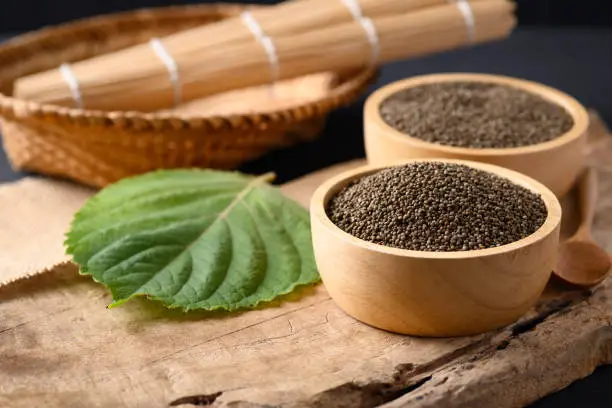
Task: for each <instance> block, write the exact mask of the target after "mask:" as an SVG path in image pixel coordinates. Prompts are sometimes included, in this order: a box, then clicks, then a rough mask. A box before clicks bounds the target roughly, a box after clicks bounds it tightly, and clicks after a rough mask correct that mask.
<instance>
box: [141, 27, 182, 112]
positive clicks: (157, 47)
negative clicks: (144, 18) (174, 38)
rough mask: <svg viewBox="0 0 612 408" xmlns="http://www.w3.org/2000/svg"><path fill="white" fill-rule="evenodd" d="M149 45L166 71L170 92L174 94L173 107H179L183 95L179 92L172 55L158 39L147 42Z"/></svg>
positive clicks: (178, 79)
mask: <svg viewBox="0 0 612 408" xmlns="http://www.w3.org/2000/svg"><path fill="white" fill-rule="evenodd" d="M149 45H150V46H151V48H152V49H153V51H154V52H155V55H157V57H158V58H159V59H160V60H161V62H162V63H163V64H164V65H165V66H166V69H167V70H168V76H169V78H170V83H171V84H172V92H173V94H174V106H178V105H180V103H181V101H182V99H183V95H182V92H181V80H180V77H179V70H178V65H177V64H176V61H175V60H174V58H172V55H170V53H169V52H168V50H167V49H166V47H164V44H163V43H162V42H161V40H160V39H159V38H153V39H151V41H149Z"/></svg>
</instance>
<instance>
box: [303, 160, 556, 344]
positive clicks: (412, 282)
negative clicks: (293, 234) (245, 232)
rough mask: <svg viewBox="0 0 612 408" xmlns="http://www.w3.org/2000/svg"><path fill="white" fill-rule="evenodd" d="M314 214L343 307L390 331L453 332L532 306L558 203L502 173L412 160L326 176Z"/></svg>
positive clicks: (542, 280)
mask: <svg viewBox="0 0 612 408" xmlns="http://www.w3.org/2000/svg"><path fill="white" fill-rule="evenodd" d="M310 216H311V226H312V237H313V244H314V250H315V257H316V262H317V266H318V268H319V271H320V273H321V277H322V279H323V282H324V284H325V287H326V288H327V290H328V292H329V294H330V295H331V297H332V298H333V299H334V301H335V302H336V303H337V304H338V305H339V306H340V308H342V309H343V310H344V311H345V312H346V313H348V314H349V315H351V316H353V317H355V318H356V319H358V320H360V321H362V322H364V323H367V324H369V325H372V326H374V327H378V328H381V329H385V330H389V331H392V332H397V333H403V334H410V335H416V336H432V337H448V336H461V335H471V334H476V333H482V332H486V331H489V330H493V329H496V328H499V327H503V326H505V325H508V324H510V323H512V322H514V321H516V320H517V319H518V318H519V317H520V316H522V315H523V314H524V313H526V312H527V311H528V310H529V309H530V308H531V307H532V306H533V305H534V303H535V302H536V301H537V299H538V298H539V296H540V295H541V293H542V291H543V290H544V287H545V286H546V283H547V281H548V279H549V277H550V274H551V271H552V269H553V266H554V264H555V259H556V254H557V246H558V242H559V227H560V221H561V206H560V204H559V200H558V198H557V197H556V196H555V194H554V193H553V192H552V191H551V190H550V189H548V188H547V187H546V186H544V185H543V184H542V183H540V182H538V181H536V180H535V179H533V178H531V177H529V176H526V175H524V174H522V173H519V172H516V171H513V170H510V169H507V168H503V167H500V166H495V165H491V164H487V163H481V162H472V161H464V160H453V159H412V160H408V161H403V162H401V163H399V164H397V163H396V164H394V165H381V166H375V165H367V166H363V167H360V168H357V169H355V170H350V171H348V172H345V173H343V174H340V175H338V176H336V177H334V178H332V179H330V180H328V181H327V182H325V183H324V184H322V185H321V186H320V187H319V188H318V189H317V191H316V192H315V194H314V195H313V197H312V200H311V207H310Z"/></svg>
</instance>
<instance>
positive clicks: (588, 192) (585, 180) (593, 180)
mask: <svg viewBox="0 0 612 408" xmlns="http://www.w3.org/2000/svg"><path fill="white" fill-rule="evenodd" d="M597 188H598V186H597V172H596V171H595V170H594V169H593V168H591V167H587V168H586V169H585V170H584V172H583V173H582V174H581V175H580V180H579V185H578V199H579V203H580V227H579V228H578V231H577V232H576V235H581V236H582V237H583V238H590V236H591V225H592V224H593V219H594V218H595V205H596V204H597Z"/></svg>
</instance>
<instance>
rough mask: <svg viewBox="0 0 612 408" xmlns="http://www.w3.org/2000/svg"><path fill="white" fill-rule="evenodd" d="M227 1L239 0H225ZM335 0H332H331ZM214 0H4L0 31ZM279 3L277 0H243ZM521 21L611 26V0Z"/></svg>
mask: <svg viewBox="0 0 612 408" xmlns="http://www.w3.org/2000/svg"><path fill="white" fill-rule="evenodd" d="M226 1H227V2H228V3H231V2H237V1H236V0H226ZM330 1H333V0H330ZM210 2H212V1H211V0H1V1H0V32H19V31H24V30H32V29H36V28H40V27H42V26H44V25H49V24H56V23H60V22H64V21H68V20H72V19H75V18H80V17H85V16H91V15H95V14H102V13H108V12H111V11H120V10H129V9H133V8H140V7H154V6H162V5H170V4H188V3H210ZM242 2H253V3H276V2H277V1H275V0H242ZM517 3H518V16H519V21H520V23H521V24H522V25H533V24H538V25H559V24H564V25H590V26H593V25H597V26H602V25H606V26H612V13H610V12H609V10H610V9H611V8H612V7H611V5H610V3H611V2H610V1H609V0H518V1H517Z"/></svg>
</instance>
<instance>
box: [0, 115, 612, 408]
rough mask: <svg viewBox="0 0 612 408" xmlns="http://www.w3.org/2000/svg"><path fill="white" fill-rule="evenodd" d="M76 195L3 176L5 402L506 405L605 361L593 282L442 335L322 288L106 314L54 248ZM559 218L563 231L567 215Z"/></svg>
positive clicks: (608, 231)
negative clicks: (508, 317) (379, 321)
mask: <svg viewBox="0 0 612 408" xmlns="http://www.w3.org/2000/svg"><path fill="white" fill-rule="evenodd" d="M600 125H601V124H600V123H599V122H596V123H595V127H594V128H593V131H592V133H591V139H590V143H589V148H590V151H589V161H590V162H591V163H592V164H593V165H594V166H595V167H596V168H597V170H598V173H599V179H600V200H599V203H598V207H597V215H596V219H595V224H594V236H595V238H596V239H597V240H598V241H599V242H600V243H601V244H603V245H604V246H605V247H606V249H607V250H608V251H610V250H612V211H610V207H611V206H612V164H609V157H610V155H611V154H612V145H611V142H610V139H609V138H608V137H606V136H607V135H605V134H604V130H603V128H601V127H599V128H598V126H600ZM357 164H359V163H348V164H345V165H342V166H340V167H336V168H332V169H329V170H325V171H322V172H318V173H315V174H313V175H311V176H308V177H306V178H303V179H301V180H298V181H295V182H293V183H289V184H287V185H285V186H284V187H283V189H284V191H285V193H286V194H288V195H289V196H291V197H294V198H295V199H297V200H298V201H300V202H302V203H304V204H306V203H307V201H308V199H309V197H310V194H311V193H312V191H313V190H314V188H316V186H318V185H319V184H320V183H321V182H322V181H323V180H324V179H326V178H328V177H329V176H331V175H333V174H336V173H337V172H339V171H341V170H344V169H347V168H350V167H351V166H355V165H357ZM49 186H53V187H49ZM45 188H46V190H45ZM41 189H42V190H41ZM43 190H44V191H46V193H45V194H46V195H45V196H44V197H45V199H44V200H42V199H40V197H41V196H40V195H39V194H38V193H37V192H38V191H43ZM85 196H87V193H86V192H84V191H83V190H82V189H81V188H77V187H74V186H72V185H67V184H63V183H58V182H55V181H49V180H33V179H29V180H25V181H22V182H18V183H16V184H13V185H7V186H5V187H2V188H0V205H1V206H2V208H3V213H2V216H1V218H0V226H1V229H0V239H1V242H0V251H2V252H0V256H1V257H0V265H1V267H0V282H2V281H12V283H8V284H6V285H4V286H3V287H1V288H0V406H2V407H6V408H17V407H19V408H21V407H35V406H36V407H38V406H44V407H52V408H53V407H67V408H70V407H82V406H88V407H104V408H105V407H116V406H125V407H167V406H184V407H189V406H202V405H211V404H212V405H214V406H232V407H261V406H284V407H306V406H317V407H328V406H329V407H341V406H342V407H345V406H346V407H348V406H351V407H354V406H356V407H374V406H385V407H437V408H439V407H442V408H445V407H488V406H495V407H498V408H505V407H519V406H523V405H525V404H528V403H530V402H532V401H535V400H537V399H539V398H541V397H543V396H545V395H547V394H549V393H551V392H553V391H556V390H559V389H561V388H563V387H566V386H567V385H569V384H570V383H571V382H573V381H574V380H576V379H578V378H581V377H584V376H586V375H588V374H590V373H591V372H592V371H593V370H594V369H595V368H596V367H597V366H598V365H600V364H610V363H612V328H611V327H610V317H609V316H610V313H611V312H612V282H611V281H610V280H607V281H605V282H604V283H603V284H601V285H599V286H598V287H596V288H594V289H593V290H590V291H582V290H572V289H570V288H567V287H563V286H562V285H561V284H559V283H557V282H555V281H553V282H551V284H550V285H549V288H548V289H547V291H546V293H545V294H544V296H543V297H542V299H541V300H540V301H539V303H538V304H537V305H536V307H535V308H533V309H532V310H531V311H530V312H528V314H527V315H525V316H524V317H523V318H522V319H521V321H520V322H519V323H517V324H515V325H512V326H509V327H505V328H503V329H500V330H497V331H494V332H489V333H487V334H484V335H479V336H474V337H461V338H452V339H427V338H417V337H408V336H402V335H395V334H390V333H388V332H385V331H381V330H378V329H374V328H372V327H369V326H367V325H364V324H362V323H359V322H357V321H356V320H354V319H352V318H350V317H348V316H347V315H345V314H344V313H343V312H342V311H341V310H340V309H339V308H338V307H337V306H336V305H335V304H334V302H333V301H332V300H331V299H330V298H329V296H328V294H327V293H326V291H325V288H324V287H323V286H322V285H318V286H316V287H314V288H306V289H303V290H301V291H299V292H298V293H295V294H293V295H291V296H288V297H287V298H285V299H283V301H279V302H274V303H273V304H269V305H266V306H265V307H262V308H260V309H258V310H255V311H248V312H242V313H237V314H224V313H189V314H184V313H177V312H171V311H168V310H165V309H164V308H162V307H161V306H159V305H157V304H153V303H149V302H146V301H144V300H137V301H131V302H129V303H127V304H125V305H124V306H122V307H119V308H115V309H112V310H108V309H106V305H107V304H108V303H109V302H110V295H109V293H108V292H107V291H106V290H105V289H104V288H103V287H102V286H101V285H98V284H95V283H93V282H92V281H91V279H90V278H88V277H82V276H78V275H77V271H76V268H75V266H74V265H72V264H70V263H66V262H65V260H66V259H65V257H64V255H63V251H62V250H61V245H59V244H58V242H61V241H62V240H63V234H64V231H65V228H66V227H67V223H68V222H69V221H70V218H71V216H72V212H73V211H74V209H76V208H78V207H79V205H80V203H82V200H83V199H84V197H85ZM79 200H80V201H79ZM572 200H573V195H570V196H568V197H567V198H566V200H565V202H564V210H565V214H573V213H575V202H573V201H572ZM54 203H55V204H54ZM58 203H59V204H58ZM563 221H564V233H565V234H566V235H567V234H571V232H572V229H573V227H574V225H573V222H572V221H573V220H572V219H571V218H569V217H566V218H565V219H564V220H563ZM43 237H44V238H43ZM9 244H10V245H12V246H11V247H10V248H16V247H17V248H18V250H17V251H15V252H12V251H11V252H9V251H7V250H5V249H4V246H5V245H9ZM53 264H59V265H57V266H55V267H52V268H50V270H48V271H47V272H46V273H42V274H39V275H35V276H33V277H31V278H29V279H19V276H21V275H23V274H25V273H35V272H37V271H39V270H43V269H45V268H46V267H51V266H52V265H53ZM15 279H17V280H15Z"/></svg>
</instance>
